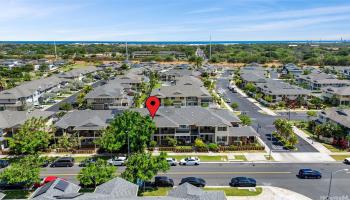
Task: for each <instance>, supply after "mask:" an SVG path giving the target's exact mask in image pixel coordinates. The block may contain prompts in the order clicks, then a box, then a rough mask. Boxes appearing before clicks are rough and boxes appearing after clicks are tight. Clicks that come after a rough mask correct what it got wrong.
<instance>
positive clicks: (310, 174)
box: [298, 169, 322, 179]
mask: <svg viewBox="0 0 350 200" xmlns="http://www.w3.org/2000/svg"><path fill="white" fill-rule="evenodd" d="M298 177H299V178H315V179H320V178H322V174H321V172H319V171H316V170H313V169H301V170H299V173H298Z"/></svg>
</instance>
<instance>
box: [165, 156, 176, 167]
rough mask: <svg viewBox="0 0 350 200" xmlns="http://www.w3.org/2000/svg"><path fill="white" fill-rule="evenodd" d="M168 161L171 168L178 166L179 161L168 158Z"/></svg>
mask: <svg viewBox="0 0 350 200" xmlns="http://www.w3.org/2000/svg"><path fill="white" fill-rule="evenodd" d="M166 161H167V162H168V163H169V165H170V166H176V165H177V160H176V159H175V158H167V159H166Z"/></svg>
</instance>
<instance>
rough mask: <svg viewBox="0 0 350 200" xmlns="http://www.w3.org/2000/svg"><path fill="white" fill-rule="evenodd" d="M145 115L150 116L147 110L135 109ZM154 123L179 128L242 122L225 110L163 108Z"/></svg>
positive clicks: (227, 124) (194, 107)
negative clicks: (182, 126)
mask: <svg viewBox="0 0 350 200" xmlns="http://www.w3.org/2000/svg"><path fill="white" fill-rule="evenodd" d="M133 110H136V111H138V112H140V113H141V114H143V115H148V110H147V109H146V108H137V109H133ZM154 121H155V123H156V126H157V127H179V125H197V126H219V125H226V126H231V123H232V122H235V123H238V122H240V120H239V119H238V117H237V116H235V115H234V114H233V113H231V112H229V111H228V110H225V109H216V108H203V107H196V106H192V107H181V108H174V107H162V108H159V109H158V112H157V114H156V116H155V117H154Z"/></svg>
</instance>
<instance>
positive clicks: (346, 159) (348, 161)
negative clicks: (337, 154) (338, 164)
mask: <svg viewBox="0 0 350 200" xmlns="http://www.w3.org/2000/svg"><path fill="white" fill-rule="evenodd" d="M344 163H345V164H347V165H350V157H349V158H345V159H344Z"/></svg>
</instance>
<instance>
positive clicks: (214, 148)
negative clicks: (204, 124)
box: [208, 143, 219, 151]
mask: <svg viewBox="0 0 350 200" xmlns="http://www.w3.org/2000/svg"><path fill="white" fill-rule="evenodd" d="M208 149H209V150H210V151H218V150H219V145H217V144H215V143H210V144H208Z"/></svg>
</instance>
